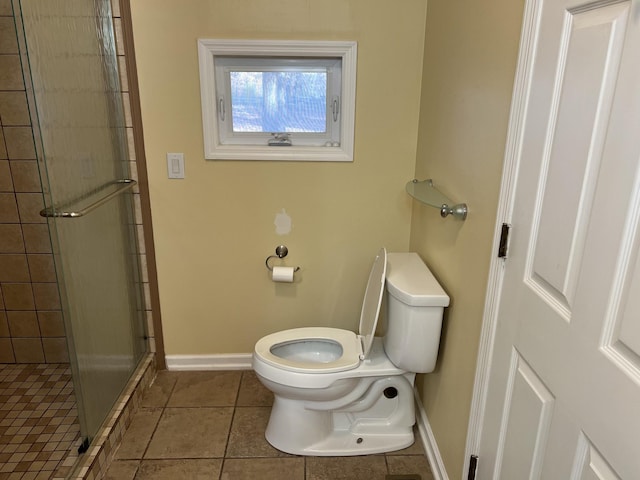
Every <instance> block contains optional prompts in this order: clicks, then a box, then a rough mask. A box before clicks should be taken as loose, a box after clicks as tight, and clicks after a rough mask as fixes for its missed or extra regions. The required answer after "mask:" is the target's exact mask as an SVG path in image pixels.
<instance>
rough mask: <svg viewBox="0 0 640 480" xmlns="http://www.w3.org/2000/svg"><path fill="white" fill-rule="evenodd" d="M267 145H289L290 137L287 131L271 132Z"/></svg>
mask: <svg viewBox="0 0 640 480" xmlns="http://www.w3.org/2000/svg"><path fill="white" fill-rule="evenodd" d="M271 137H272V138H270V139H269V141H268V142H267V145H269V146H270V147H290V146H291V137H290V136H289V134H288V133H272V134H271Z"/></svg>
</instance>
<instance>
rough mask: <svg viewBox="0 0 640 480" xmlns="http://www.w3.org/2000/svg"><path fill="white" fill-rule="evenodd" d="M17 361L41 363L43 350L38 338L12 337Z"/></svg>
mask: <svg viewBox="0 0 640 480" xmlns="http://www.w3.org/2000/svg"><path fill="white" fill-rule="evenodd" d="M11 342H12V343H13V353H14V355H15V356H16V362H17V363H43V362H44V350H43V349H42V342H41V341H40V339H39V338H12V339H11Z"/></svg>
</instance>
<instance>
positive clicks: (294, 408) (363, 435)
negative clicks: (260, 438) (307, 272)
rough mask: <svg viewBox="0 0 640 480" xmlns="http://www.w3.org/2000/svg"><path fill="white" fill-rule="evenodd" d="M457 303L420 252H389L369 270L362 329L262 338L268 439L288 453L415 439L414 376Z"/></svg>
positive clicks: (428, 363)
mask: <svg viewBox="0 0 640 480" xmlns="http://www.w3.org/2000/svg"><path fill="white" fill-rule="evenodd" d="M385 279H386V286H387V288H386V289H385ZM385 292H386V293H387V323H388V326H387V335H386V336H385V337H384V338H380V337H375V336H374V335H375V331H376V326H377V321H378V317H379V313H380V305H381V302H382V298H383V294H384V293H385ZM448 304H449V297H448V296H447V295H446V293H445V292H444V290H443V289H442V287H441V286H440V285H439V284H438V282H437V281H436V280H435V278H434V277H433V275H432V274H431V272H430V271H429V270H428V268H427V267H426V265H425V264H424V263H423V262H422V260H421V259H420V257H418V255H417V254H415V253H391V254H388V255H387V252H386V250H384V249H381V250H380V252H379V253H378V255H377V256H376V259H375V261H374V263H373V267H372V269H371V273H370V275H369V281H368V283H367V288H366V291H365V296H364V301H363V306H362V311H361V315H360V327H359V333H358V334H355V333H354V332H351V331H349V330H343V329H338V328H327V327H306V328H294V329H290V330H284V331H281V332H275V333H272V334H270V335H267V336H265V337H263V338H261V339H260V340H258V342H257V343H256V345H255V348H254V353H253V359H252V366H253V369H254V370H255V373H256V375H257V377H258V379H259V380H260V381H261V382H262V383H263V384H264V385H265V386H266V387H267V388H268V389H269V390H271V391H272V392H273V394H274V403H273V407H272V409H271V415H270V418H269V424H268V426H267V429H266V434H265V435H266V438H267V441H268V442H269V443H270V444H271V445H273V446H274V447H275V448H277V449H279V450H282V451H284V452H287V453H291V454H296V455H316V456H326V455H331V456H346V455H364V454H371V453H382V452H389V451H393V450H398V449H402V448H405V447H408V446H409V445H411V444H412V443H413V441H414V437H413V425H414V423H415V410H414V395H413V385H414V379H415V374H416V373H417V372H428V371H431V370H433V367H434V365H435V359H436V357H437V351H438V345H439V340H440V328H441V325H442V312H443V309H444V307H445V306H447V305H448ZM417 336H419V338H417ZM412 350H413V351H412ZM390 353H391V354H390Z"/></svg>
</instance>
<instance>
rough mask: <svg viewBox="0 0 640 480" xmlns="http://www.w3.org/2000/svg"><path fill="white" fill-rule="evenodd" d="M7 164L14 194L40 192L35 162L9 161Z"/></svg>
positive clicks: (36, 163)
mask: <svg viewBox="0 0 640 480" xmlns="http://www.w3.org/2000/svg"><path fill="white" fill-rule="evenodd" d="M9 163H10V165H11V177H12V178H13V188H14V189H15V191H16V192H42V185H41V184H40V174H39V173H38V162H37V161H36V160H11V161H10V162H9Z"/></svg>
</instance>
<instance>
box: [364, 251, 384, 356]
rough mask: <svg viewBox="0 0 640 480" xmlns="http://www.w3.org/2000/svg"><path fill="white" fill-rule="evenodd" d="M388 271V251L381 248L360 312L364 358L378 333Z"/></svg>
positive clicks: (374, 262) (374, 263) (370, 275)
mask: <svg viewBox="0 0 640 480" xmlns="http://www.w3.org/2000/svg"><path fill="white" fill-rule="evenodd" d="M386 273H387V251H386V249H384V248H381V249H380V251H379V252H378V255H377V256H376V259H375V260H374V261H373V266H372V267H371V273H370V274H369V282H368V283H367V290H366V291H365V292H364V301H363V302H362V311H361V312H360V328H359V333H360V335H361V337H362V351H363V353H362V355H361V357H360V359H361V360H364V359H365V358H367V356H368V355H369V351H370V350H371V344H372V343H373V336H374V335H375V333H376V326H377V325H378V316H379V315H380V304H381V303H382V294H383V293H384V279H385V275H386Z"/></svg>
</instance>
